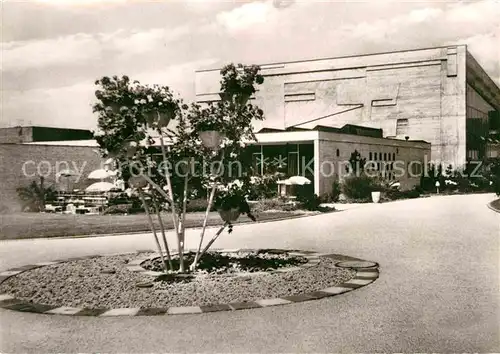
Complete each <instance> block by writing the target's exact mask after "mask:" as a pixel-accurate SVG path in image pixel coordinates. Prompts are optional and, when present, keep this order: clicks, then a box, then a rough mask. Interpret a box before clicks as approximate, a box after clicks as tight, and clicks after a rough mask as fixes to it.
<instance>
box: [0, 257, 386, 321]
mask: <svg viewBox="0 0 500 354" xmlns="http://www.w3.org/2000/svg"><path fill="white" fill-rule="evenodd" d="M241 250H244V249H241ZM213 251H218V252H235V251H236V250H235V249H214V250H213ZM283 251H285V252H288V253H289V254H292V255H294V256H299V257H305V258H307V259H308V262H307V263H305V264H302V265H301V266H297V267H290V269H287V270H281V271H280V270H277V271H274V272H279V273H282V272H284V271H285V272H287V271H294V270H299V269H303V268H308V267H314V266H317V265H318V264H319V262H320V257H325V258H330V259H333V260H336V261H337V262H336V263H339V262H343V261H364V260H362V259H359V258H354V257H348V256H342V255H337V254H330V253H320V252H315V251H297V250H283ZM146 252H147V253H155V251H154V250H138V251H136V252H125V253H112V254H105V255H102V256H101V255H91V256H83V257H74V258H69V259H65V260H55V261H50V262H39V263H35V264H30V265H25V266H22V267H16V268H12V269H9V270H6V271H4V272H1V273H0V284H1V283H3V282H4V281H6V280H7V279H9V278H10V277H13V276H16V275H18V274H20V273H23V272H25V271H28V270H32V269H35V268H40V267H44V266H48V265H53V264H59V263H63V262H71V261H77V260H85V259H90V258H97V257H106V256H117V255H132V254H141V253H146ZM147 259H151V257H148V258H147ZM143 261H144V260H142V261H141V263H142V262H143ZM132 262H134V261H132ZM132 262H131V263H132ZM131 263H129V265H130V264H131ZM375 264H376V266H373V267H370V268H352V269H354V270H356V275H355V276H354V277H353V278H351V279H349V280H348V281H346V282H344V283H342V284H338V285H336V286H332V287H329V288H325V289H321V290H317V291H313V292H308V293H304V294H298V295H292V296H284V297H281V298H273V299H260V300H255V301H243V302H235V303H228V304H214V305H204V306H182V307H165V308H115V309H108V308H101V309H88V308H77V307H67V306H54V305H45V304H37V303H32V302H27V301H23V300H20V299H16V298H15V297H13V296H11V295H9V294H0V308H4V309H8V310H13V311H20V312H32V313H43V314H48V315H69V316H96V317H115V316H158V315H180V314H199V313H208V312H219V311H236V310H244V309H252V308H263V307H269V306H277V305H287V304H292V303H296V302H303V301H309V300H319V299H322V298H325V297H330V296H335V295H339V294H344V293H347V292H349V291H353V290H355V289H358V288H361V287H363V286H366V285H368V284H370V283H372V282H374V281H375V280H376V279H377V278H378V277H379V270H378V264H377V263H375ZM130 267H140V263H139V264H133V265H130ZM140 268H141V269H142V271H141V272H142V273H146V274H145V275H153V274H147V273H148V272H151V273H159V274H162V273H160V272H152V271H148V270H146V269H144V268H142V267H140ZM294 268H295V269H294ZM135 269H138V268H135ZM132 271H134V270H132ZM136 271H138V270H136ZM153 276H156V274H154V275H153Z"/></svg>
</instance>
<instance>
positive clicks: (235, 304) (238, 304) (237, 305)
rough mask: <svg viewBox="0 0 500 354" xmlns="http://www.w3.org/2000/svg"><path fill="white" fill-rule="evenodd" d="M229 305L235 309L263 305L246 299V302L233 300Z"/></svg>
mask: <svg viewBox="0 0 500 354" xmlns="http://www.w3.org/2000/svg"><path fill="white" fill-rule="evenodd" d="M229 306H230V307H231V308H232V309H233V310H244V309H254V308H258V307H262V306H261V305H259V304H258V303H256V302H253V301H246V302H232V303H230V304H229Z"/></svg>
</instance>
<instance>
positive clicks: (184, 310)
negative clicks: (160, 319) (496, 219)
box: [167, 306, 202, 315]
mask: <svg viewBox="0 0 500 354" xmlns="http://www.w3.org/2000/svg"><path fill="white" fill-rule="evenodd" d="M189 313H202V311H201V308H200V307H199V306H179V307H169V308H168V310H167V314H169V315H181V314H189Z"/></svg>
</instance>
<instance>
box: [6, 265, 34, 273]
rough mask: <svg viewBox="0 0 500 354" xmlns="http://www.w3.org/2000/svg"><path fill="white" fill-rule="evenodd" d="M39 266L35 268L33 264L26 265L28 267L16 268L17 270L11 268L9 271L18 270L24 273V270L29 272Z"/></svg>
mask: <svg viewBox="0 0 500 354" xmlns="http://www.w3.org/2000/svg"><path fill="white" fill-rule="evenodd" d="M39 267H40V266H37V265H35V264H28V265H25V266H22V267H17V268H13V269H10V270H14V271H16V270H19V271H21V272H23V271H26V270H31V269H35V268H39Z"/></svg>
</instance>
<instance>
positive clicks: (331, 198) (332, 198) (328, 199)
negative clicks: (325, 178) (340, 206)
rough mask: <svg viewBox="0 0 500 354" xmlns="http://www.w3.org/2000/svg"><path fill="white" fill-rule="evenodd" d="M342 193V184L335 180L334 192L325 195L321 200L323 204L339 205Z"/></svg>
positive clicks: (333, 184)
mask: <svg viewBox="0 0 500 354" xmlns="http://www.w3.org/2000/svg"><path fill="white" fill-rule="evenodd" d="M341 193H342V189H341V186H340V183H339V182H338V181H337V180H335V181H333V183H332V191H331V192H330V193H328V194H326V195H324V196H323V197H322V198H321V200H322V202H323V203H337V202H338V201H339V199H340V194H341Z"/></svg>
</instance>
